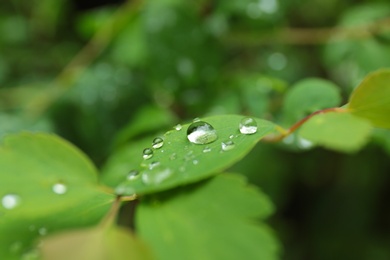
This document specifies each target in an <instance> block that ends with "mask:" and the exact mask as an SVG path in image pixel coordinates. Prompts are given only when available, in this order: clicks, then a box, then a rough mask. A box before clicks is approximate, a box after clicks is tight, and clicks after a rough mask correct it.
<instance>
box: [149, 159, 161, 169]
mask: <svg viewBox="0 0 390 260" xmlns="http://www.w3.org/2000/svg"><path fill="white" fill-rule="evenodd" d="M159 165H160V162H157V161H154V162H151V163H150V164H149V169H150V170H151V169H153V168H156V167H157V166H159Z"/></svg>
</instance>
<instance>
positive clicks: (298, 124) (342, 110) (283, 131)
mask: <svg viewBox="0 0 390 260" xmlns="http://www.w3.org/2000/svg"><path fill="white" fill-rule="evenodd" d="M329 112H337V113H345V112H348V109H346V108H341V107H332V108H326V109H322V110H318V111H316V112H314V113H312V114H310V115H308V116H307V117H305V118H303V119H301V120H299V121H298V122H296V123H295V124H293V125H292V126H291V127H290V128H289V129H284V128H282V127H280V126H277V128H276V130H277V131H278V132H280V134H279V135H269V136H266V137H265V138H263V139H262V141H265V142H271V143H273V142H279V141H281V140H283V139H284V138H285V137H287V136H289V135H290V134H292V133H294V132H295V131H296V130H297V129H298V128H299V127H301V126H302V125H303V124H304V123H305V122H306V121H307V120H309V119H310V118H312V117H313V116H315V115H318V114H325V113H329Z"/></svg>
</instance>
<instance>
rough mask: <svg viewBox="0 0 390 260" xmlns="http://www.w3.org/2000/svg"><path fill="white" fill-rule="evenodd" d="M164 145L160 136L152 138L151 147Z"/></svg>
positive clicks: (156, 147) (155, 147)
mask: <svg viewBox="0 0 390 260" xmlns="http://www.w3.org/2000/svg"><path fill="white" fill-rule="evenodd" d="M163 145H164V140H163V139H162V138H161V137H156V138H154V140H153V143H152V147H153V148H154V149H159V148H161V147H162V146H163Z"/></svg>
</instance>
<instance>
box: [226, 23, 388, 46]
mask: <svg viewBox="0 0 390 260" xmlns="http://www.w3.org/2000/svg"><path fill="white" fill-rule="evenodd" d="M384 31H390V18H386V19H382V20H378V21H375V22H372V23H367V24H363V25H357V26H348V27H347V26H340V27H332V28H314V29H312V28H283V29H277V30H273V31H270V32H268V33H264V32H261V33H260V32H259V33H251V32H248V33H247V32H242V31H241V32H235V33H233V34H231V35H229V36H228V38H227V42H229V43H233V44H237V45H246V46H248V45H249V46H258V45H265V44H275V43H280V44H290V45H318V44H324V43H327V42H340V41H346V40H359V39H367V38H371V37H373V36H374V35H376V34H378V33H381V32H384Z"/></svg>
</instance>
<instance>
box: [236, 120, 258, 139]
mask: <svg viewBox="0 0 390 260" xmlns="http://www.w3.org/2000/svg"><path fill="white" fill-rule="evenodd" d="M239 128H240V132H241V134H244V135H251V134H254V133H256V132H257V122H256V120H255V119H253V118H251V117H244V118H243V119H241V121H240V126H239Z"/></svg>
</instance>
